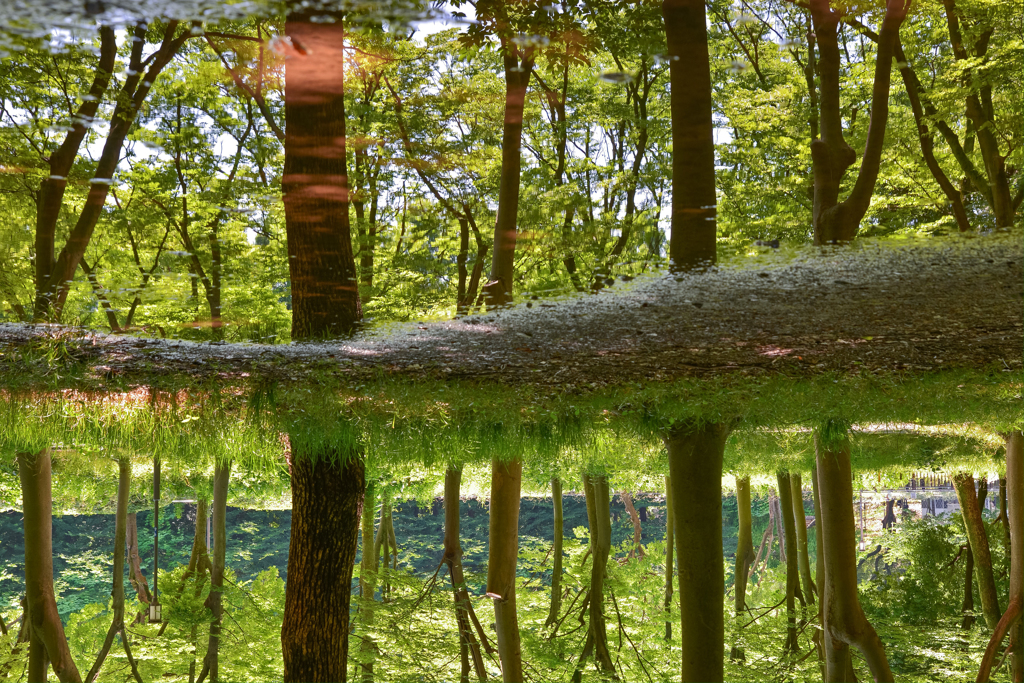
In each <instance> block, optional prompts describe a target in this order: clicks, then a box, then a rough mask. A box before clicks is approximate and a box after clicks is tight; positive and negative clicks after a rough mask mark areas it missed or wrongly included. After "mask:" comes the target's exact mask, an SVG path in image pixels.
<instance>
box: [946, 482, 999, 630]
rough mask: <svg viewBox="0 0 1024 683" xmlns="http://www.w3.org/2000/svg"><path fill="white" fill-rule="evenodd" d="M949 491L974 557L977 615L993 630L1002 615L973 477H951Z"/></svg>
mask: <svg viewBox="0 0 1024 683" xmlns="http://www.w3.org/2000/svg"><path fill="white" fill-rule="evenodd" d="M953 487H954V488H955V489H956V497H957V498H958V499H959V501H960V511H961V513H962V514H963V517H964V525H965V526H966V527H967V541H968V543H970V546H971V554H972V555H974V567H975V574H977V577H978V595H979V596H980V597H981V611H982V614H984V615H985V623H986V624H987V625H988V627H989V628H990V629H994V628H995V627H996V624H997V623H999V617H1001V616H1002V611H1001V610H1000V609H999V594H998V592H997V591H996V581H995V576H994V575H993V573H992V554H991V552H990V551H989V546H988V535H987V534H986V533H985V523H984V521H983V520H982V518H981V507H980V506H979V505H978V496H977V493H976V492H975V489H974V477H973V476H971V475H970V474H966V473H960V474H955V475H953Z"/></svg>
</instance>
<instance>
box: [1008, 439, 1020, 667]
mask: <svg viewBox="0 0 1024 683" xmlns="http://www.w3.org/2000/svg"><path fill="white" fill-rule="evenodd" d="M1006 492H1007V495H1006V497H1007V502H1008V508H1007V517H1008V519H1009V523H1010V603H1011V604H1013V605H1016V606H1017V611H1018V612H1024V434H1022V433H1021V432H1020V431H1015V432H1010V434H1009V435H1007V438H1006ZM1010 647H1011V648H1013V657H1012V659H1011V660H1010V667H1011V670H1012V672H1013V682H1014V683H1022V681H1024V624H1022V620H1021V619H1018V620H1017V624H1016V626H1013V627H1012V628H1011V629H1010Z"/></svg>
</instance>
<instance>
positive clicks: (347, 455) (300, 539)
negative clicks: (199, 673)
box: [281, 438, 365, 682]
mask: <svg viewBox="0 0 1024 683" xmlns="http://www.w3.org/2000/svg"><path fill="white" fill-rule="evenodd" d="M291 444H292V529H291V541H290V543H289V545H288V583H287V585H286V587H285V607H284V623H283V625H282V627H281V646H282V650H283V654H284V680H285V681H307V682H310V681H344V680H346V675H347V672H346V666H347V660H348V630H349V597H350V594H351V591H352V570H353V567H354V565H355V559H356V549H357V548H358V545H359V518H360V516H361V515H362V508H363V495H364V493H365V470H364V466H363V462H362V459H361V457H360V454H359V453H357V452H355V451H347V452H346V451H339V450H336V449H330V448H325V447H322V446H321V447H318V450H317V452H315V453H312V452H304V449H303V447H302V445H301V442H298V441H297V440H296V439H294V438H293V439H292V440H291ZM314 458H315V459H314Z"/></svg>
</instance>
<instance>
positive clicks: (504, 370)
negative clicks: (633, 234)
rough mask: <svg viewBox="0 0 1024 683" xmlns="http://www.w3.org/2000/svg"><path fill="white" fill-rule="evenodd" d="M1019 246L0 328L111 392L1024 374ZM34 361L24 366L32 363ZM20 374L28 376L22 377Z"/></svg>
mask: <svg viewBox="0 0 1024 683" xmlns="http://www.w3.org/2000/svg"><path fill="white" fill-rule="evenodd" d="M1022 261H1024V245H1022V243H1021V240H1020V237H1019V235H1003V236H989V237H981V238H975V239H958V240H953V241H938V240H932V241H926V240H921V241H916V242H915V241H910V242H907V243H905V244H902V245H898V246H892V245H885V244H882V243H865V244H863V245H861V246H860V247H858V248H853V249H850V248H846V249H839V250H833V251H821V250H817V249H807V250H804V251H791V252H789V253H786V254H783V253H776V252H774V251H771V250H766V253H765V254H764V255H762V256H761V257H758V258H756V259H745V260H742V261H740V262H738V265H737V264H732V265H727V266H724V267H721V268H716V269H713V270H711V271H710V272H704V273H692V274H687V275H683V276H673V275H671V274H668V273H661V274H655V275H652V276H648V277H641V278H638V279H636V280H632V281H630V282H618V283H616V284H615V285H614V286H612V287H610V288H607V289H604V290H602V291H600V292H599V293H596V294H584V295H577V296H575V297H572V298H568V299H563V300H543V299H537V300H524V301H519V302H517V304H516V305H515V306H513V307H511V308H509V309H507V310H501V311H497V312H494V313H489V314H484V315H473V316H469V317H464V318H460V319H457V320H452V321H447V322H433V323H408V324H395V325H389V326H387V327H382V328H376V329H371V330H367V331H364V332H361V333H358V334H356V335H355V336H353V337H352V338H349V339H343V340H337V341H328V342H320V343H302V344H290V345H278V346H262V345H258V344H217V343H194V342H186V341H176V340H164V339H150V338H139V337H128V336H113V335H107V334H101V333H95V332H88V331H84V330H77V329H72V328H63V327H55V326H48V325H17V324H2V325H0V354H2V355H0V383H2V379H3V376H4V375H5V374H7V375H8V376H10V373H25V372H26V371H29V372H31V371H32V368H31V367H26V366H28V365H31V363H29V362H28V361H27V360H26V359H28V358H30V356H26V355H25V354H24V352H23V349H22V351H19V347H25V346H26V345H28V346H31V345H33V344H34V345H36V346H37V347H41V346H45V344H47V343H53V342H47V341H45V339H44V338H47V337H49V338H54V337H60V338H62V339H63V342H62V353H64V354H66V355H67V356H68V357H70V358H73V359H74V360H76V361H79V362H85V363H86V365H87V366H88V368H89V370H88V372H87V377H91V378H92V380H94V381H96V382H100V383H101V382H102V381H103V380H104V378H107V379H109V378H111V377H115V376H118V377H121V378H122V379H124V380H127V381H128V382H131V381H133V380H135V379H136V377H137V379H138V380H139V381H144V380H145V378H147V377H149V376H152V375H154V374H157V375H159V374H167V373H180V374H185V375H191V376H195V377H200V378H201V377H212V376H220V377H222V378H224V379H226V380H230V379H232V378H242V377H247V376H255V375H268V376H274V377H281V378H285V379H289V378H292V379H301V378H302V377H303V376H308V375H310V373H317V374H319V375H323V374H325V373H327V374H335V375H338V376H350V377H352V378H353V379H357V378H359V379H362V378H363V377H364V375H368V374H377V373H379V372H381V371H383V372H386V373H388V374H394V375H399V376H407V377H411V378H416V377H430V378H439V377H459V378H475V379H481V380H494V381H500V382H506V383H512V384H523V383H525V384H536V385H574V386H581V387H588V386H589V387H591V388H596V387H600V386H606V385H610V384H619V383H623V382H628V381H637V380H668V379H672V378H675V377H684V376H695V375H697V376H699V375H706V374H709V373H721V372H730V371H740V372H747V373H765V372H768V373H773V372H774V373H785V374H792V375H809V374H813V373H817V372H822V371H829V370H833V371H842V372H846V371H851V370H852V371H857V372H865V371H867V372H876V373H885V372H892V371H926V370H934V369H938V368H948V367H958V368H964V367H967V368H981V367H987V366H991V365H993V364H995V365H1001V366H1003V367H1004V368H1005V369H1006V370H1010V371H1014V372H1019V371H1020V370H1021V367H1022V346H1024V342H1022V337H1024V333H1022V322H1024V320H1022V318H1024V312H1022V311H1024V308H1022V306H1024V277H1022V267H1021V264H1022ZM19 359H21V362H20V363H19ZM19 365H20V366H21V367H19Z"/></svg>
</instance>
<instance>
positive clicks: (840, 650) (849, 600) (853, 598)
mask: <svg viewBox="0 0 1024 683" xmlns="http://www.w3.org/2000/svg"><path fill="white" fill-rule="evenodd" d="M814 446H815V453H816V462H817V469H818V488H819V501H820V507H821V516H820V518H819V519H818V520H817V524H818V528H819V530H820V533H821V536H822V538H821V542H822V544H821V546H819V548H818V553H819V554H820V555H822V556H823V557H824V563H825V576H824V578H823V579H819V581H818V585H819V590H820V591H821V595H822V602H823V605H822V611H823V615H824V624H823V627H822V628H823V630H824V636H823V637H824V640H825V663H826V680H827V681H829V682H833V681H846V680H850V679H851V674H852V665H851V658H850V646H851V645H853V646H855V647H857V649H859V650H860V651H861V653H863V655H864V659H865V660H866V661H867V664H868V667H869V668H870V669H871V674H872V676H874V679H875V680H876V681H886V682H891V681H892V680H893V677H892V671H890V669H889V662H888V660H887V659H886V656H885V647H884V646H883V645H882V641H881V640H879V638H878V634H877V633H875V629H874V628H873V627H872V626H871V624H870V623H868V620H867V618H866V617H865V616H864V612H863V610H862V609H861V606H860V600H859V598H858V596H857V533H856V524H855V520H854V514H853V474H852V470H851V468H850V441H849V439H848V437H847V436H846V434H845V433H843V434H842V435H841V436H839V437H835V436H833V437H832V438H831V440H826V438H825V437H824V436H823V435H822V434H821V433H820V432H815V435H814Z"/></svg>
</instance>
